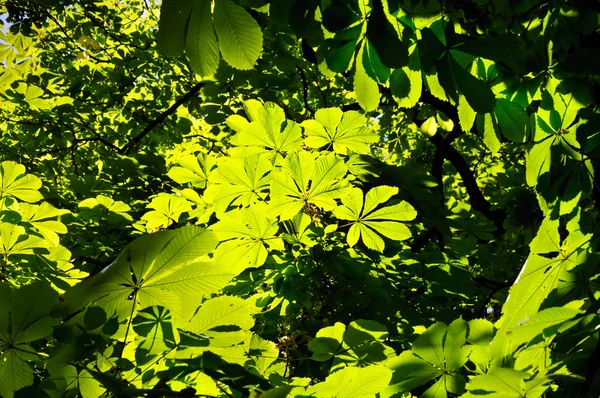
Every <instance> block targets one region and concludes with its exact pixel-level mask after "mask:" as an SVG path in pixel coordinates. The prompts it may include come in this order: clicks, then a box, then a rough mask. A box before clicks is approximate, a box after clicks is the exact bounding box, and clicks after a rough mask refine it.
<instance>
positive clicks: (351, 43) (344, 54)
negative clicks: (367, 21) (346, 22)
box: [325, 25, 362, 73]
mask: <svg viewBox="0 0 600 398" xmlns="http://www.w3.org/2000/svg"><path fill="white" fill-rule="evenodd" d="M361 28H362V25H357V26H353V27H351V28H348V29H345V30H343V31H340V32H338V33H337V34H336V35H335V37H334V38H333V39H329V40H327V41H326V43H327V45H328V52H327V55H326V57H325V61H326V63H327V67H328V68H329V69H330V70H331V71H333V72H338V73H344V72H346V71H347V70H348V69H350V66H351V65H352V59H353V57H354V52H355V50H356V45H357V44H358V39H359V38H360V35H361ZM359 59H360V57H359Z"/></svg>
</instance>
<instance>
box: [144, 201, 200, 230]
mask: <svg viewBox="0 0 600 398" xmlns="http://www.w3.org/2000/svg"><path fill="white" fill-rule="evenodd" d="M146 208H147V209H152V210H150V211H149V212H147V213H145V214H144V215H143V216H142V220H144V221H146V229H147V230H149V231H151V230H156V229H164V228H167V227H168V226H169V225H171V224H173V223H177V222H178V221H179V217H180V216H181V215H182V214H183V213H187V212H190V211H191V210H192V206H191V204H190V202H189V201H188V200H187V199H186V198H184V197H182V196H180V195H177V194H168V193H163V192H161V193H159V194H158V195H157V196H156V197H155V198H154V199H152V201H151V202H150V203H149V204H148V205H147V206H146Z"/></svg>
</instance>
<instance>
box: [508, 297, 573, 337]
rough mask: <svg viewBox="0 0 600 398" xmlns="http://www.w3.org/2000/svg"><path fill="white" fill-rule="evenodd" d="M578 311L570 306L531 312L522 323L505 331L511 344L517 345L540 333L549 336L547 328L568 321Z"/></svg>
mask: <svg viewBox="0 0 600 398" xmlns="http://www.w3.org/2000/svg"><path fill="white" fill-rule="evenodd" d="M574 303H576V302H574ZM580 313H581V311H579V310H578V309H576V308H572V307H570V306H564V307H553V308H546V309H544V310H542V311H540V312H538V313H536V314H533V315H532V316H531V317H530V318H529V319H528V320H527V321H525V322H524V323H522V324H519V325H517V326H515V327H513V328H511V329H510V330H508V331H507V334H508V336H509V338H510V340H511V343H512V344H513V346H514V347H518V346H519V345H521V344H523V343H526V342H529V341H531V340H533V339H534V338H535V337H536V336H538V335H540V334H542V333H544V334H545V337H550V336H549V335H548V334H549V333H546V332H547V331H548V329H550V328H551V327H555V326H557V325H560V324H562V323H564V322H566V321H569V320H571V319H573V318H575V317H576V316H577V315H579V314H580ZM555 333H556V331H555ZM555 333H554V334H555Z"/></svg>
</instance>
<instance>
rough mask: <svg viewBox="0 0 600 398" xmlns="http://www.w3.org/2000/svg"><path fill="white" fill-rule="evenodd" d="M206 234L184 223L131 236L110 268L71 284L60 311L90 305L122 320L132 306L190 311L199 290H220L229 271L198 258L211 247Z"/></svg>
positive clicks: (180, 312)
mask: <svg viewBox="0 0 600 398" xmlns="http://www.w3.org/2000/svg"><path fill="white" fill-rule="evenodd" d="M216 243H217V239H216V237H215V235H214V234H213V233H212V232H209V231H205V230H204V229H202V228H200V227H194V226H187V227H184V228H180V229H177V230H172V231H163V232H158V233H155V234H151V235H146V236H143V237H141V238H138V239H136V240H135V241H133V242H132V243H131V244H129V245H128V246H127V248H126V249H125V250H124V252H123V253H121V255H120V256H119V257H118V258H117V260H115V261H114V262H113V263H112V264H111V265H110V266H108V267H107V268H105V269H104V270H102V272H101V273H100V274H98V275H95V276H93V277H92V278H90V279H87V280H85V281H84V282H82V283H80V284H78V285H76V286H74V287H73V288H72V289H70V290H68V291H67V292H66V293H65V296H64V300H65V301H64V303H63V306H62V312H69V313H70V312H73V311H76V310H78V309H80V308H82V307H84V306H86V305H87V304H90V303H96V305H98V306H101V307H102V308H104V310H105V311H106V313H107V314H108V316H109V317H110V316H112V314H114V313H115V312H116V313H117V315H118V316H119V317H120V318H121V319H123V318H127V317H129V316H130V315H131V314H132V308H133V313H134V315H135V310H136V309H139V308H146V307H150V306H162V307H165V308H167V309H169V310H170V311H171V312H172V313H173V314H174V315H177V316H185V315H186V314H189V313H190V312H192V313H193V311H195V309H196V308H197V306H198V305H199V303H200V302H201V300H202V297H203V296H204V295H205V294H209V293H213V292H215V291H218V290H220V289H221V288H223V287H224V286H225V285H226V284H227V283H228V282H229V281H230V280H231V278H233V277H234V276H235V275H233V274H232V273H231V271H230V270H228V269H227V268H226V267H221V266H220V265H218V264H216V263H214V262H212V261H208V260H206V261H201V260H202V257H203V256H204V255H205V254H207V253H209V252H211V251H212V250H213V249H214V247H215V246H216Z"/></svg>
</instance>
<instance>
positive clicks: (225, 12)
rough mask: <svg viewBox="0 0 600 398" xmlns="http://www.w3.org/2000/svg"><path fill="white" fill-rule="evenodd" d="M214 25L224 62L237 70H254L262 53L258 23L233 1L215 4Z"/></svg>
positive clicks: (220, 1) (225, 0)
mask: <svg viewBox="0 0 600 398" xmlns="http://www.w3.org/2000/svg"><path fill="white" fill-rule="evenodd" d="M214 24H215V31H216V33H217V38H218V39H219V49H220V50H221V54H222V55H223V59H224V60H225V61H226V62H227V63H228V64H229V65H231V66H233V67H234V68H237V69H252V68H253V67H254V64H255V63H256V61H257V60H258V57H259V56H260V53H261V51H262V44H263V35H262V31H261V30H260V26H258V23H256V21H255V20H254V18H252V16H251V15H250V14H248V12H247V11H246V10H244V8H243V7H241V6H239V5H237V4H235V3H234V2H233V1H231V0H215V2H214Z"/></svg>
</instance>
